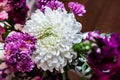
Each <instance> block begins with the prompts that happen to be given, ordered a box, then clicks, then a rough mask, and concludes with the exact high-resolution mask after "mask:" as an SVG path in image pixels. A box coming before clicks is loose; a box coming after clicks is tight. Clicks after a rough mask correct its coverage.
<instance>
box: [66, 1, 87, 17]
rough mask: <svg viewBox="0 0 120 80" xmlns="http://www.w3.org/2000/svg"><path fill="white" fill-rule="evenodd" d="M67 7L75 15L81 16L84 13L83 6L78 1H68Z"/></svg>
mask: <svg viewBox="0 0 120 80" xmlns="http://www.w3.org/2000/svg"><path fill="white" fill-rule="evenodd" d="M68 7H69V8H70V9H71V10H72V12H73V13H74V14H75V15H78V16H83V14H85V13H86V10H85V6H84V5H83V4H80V3H78V2H76V3H75V2H69V3H68Z"/></svg>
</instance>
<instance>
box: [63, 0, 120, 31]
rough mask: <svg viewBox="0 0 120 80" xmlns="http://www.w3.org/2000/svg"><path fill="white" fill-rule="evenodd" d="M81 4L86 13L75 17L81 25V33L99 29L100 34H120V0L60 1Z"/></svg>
mask: <svg viewBox="0 0 120 80" xmlns="http://www.w3.org/2000/svg"><path fill="white" fill-rule="evenodd" d="M61 1H62V2H64V3H65V4H67V3H68V2H69V1H76V2H81V3H83V4H84V5H85V6H86V10H87V13H86V14H85V15H84V16H83V17H77V19H78V20H79V21H80V22H81V23H82V25H83V29H82V31H83V32H84V31H90V30H94V29H99V30H100V31H101V32H108V33H109V32H118V33H120V0H61Z"/></svg>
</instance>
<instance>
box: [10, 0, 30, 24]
mask: <svg viewBox="0 0 120 80" xmlns="http://www.w3.org/2000/svg"><path fill="white" fill-rule="evenodd" d="M8 4H9V5H10V6H11V7H12V9H11V10H10V11H9V12H8V14H9V19H10V20H11V22H12V23H13V24H16V23H19V24H25V20H26V17H27V12H28V6H27V5H26V0H8Z"/></svg>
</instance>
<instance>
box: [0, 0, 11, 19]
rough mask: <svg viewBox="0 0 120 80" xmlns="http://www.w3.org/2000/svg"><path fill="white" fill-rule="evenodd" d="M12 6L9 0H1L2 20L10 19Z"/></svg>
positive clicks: (0, 12)
mask: <svg viewBox="0 0 120 80" xmlns="http://www.w3.org/2000/svg"><path fill="white" fill-rule="evenodd" d="M11 9H12V7H11V6H10V5H9V4H8V0H0V21H3V20H6V19H8V13H7V12H8V11H10V10H11Z"/></svg>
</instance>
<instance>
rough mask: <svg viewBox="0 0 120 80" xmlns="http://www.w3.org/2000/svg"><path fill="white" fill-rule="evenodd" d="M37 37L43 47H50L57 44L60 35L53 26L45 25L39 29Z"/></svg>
mask: <svg viewBox="0 0 120 80" xmlns="http://www.w3.org/2000/svg"><path fill="white" fill-rule="evenodd" d="M38 39H39V40H40V42H41V44H42V45H43V46H44V47H46V48H50V47H54V46H55V45H56V44H59V42H60V35H58V32H57V31H55V29H53V27H47V28H44V29H42V30H41V31H40V33H39V37H38Z"/></svg>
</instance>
